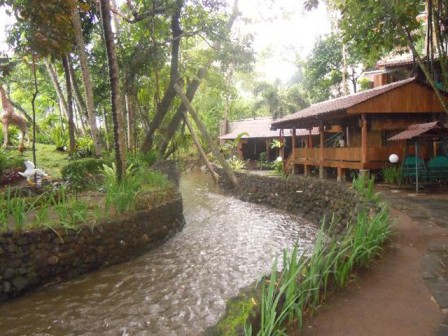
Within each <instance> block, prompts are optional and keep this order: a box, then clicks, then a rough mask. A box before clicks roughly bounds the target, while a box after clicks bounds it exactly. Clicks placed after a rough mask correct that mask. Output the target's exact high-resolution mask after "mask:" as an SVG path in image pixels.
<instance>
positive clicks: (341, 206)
mask: <svg viewBox="0 0 448 336" xmlns="http://www.w3.org/2000/svg"><path fill="white" fill-rule="evenodd" d="M222 174H223V172H222V171H221V172H220V175H222ZM236 175H237V178H238V182H239V183H238V185H237V186H236V187H231V185H230V184H229V183H228V182H227V180H226V179H221V180H220V181H221V182H220V183H221V185H222V186H223V187H224V188H225V189H227V190H231V192H232V194H233V195H234V196H235V197H237V198H239V199H241V200H243V201H247V202H253V203H260V204H266V205H268V206H272V207H274V208H279V209H282V210H285V211H287V212H289V213H293V214H298V215H301V216H303V217H304V218H306V219H308V220H310V221H312V222H313V223H316V224H320V223H321V222H322V219H323V218H326V219H327V220H328V221H327V223H328V222H329V220H330V219H331V218H332V216H334V217H335V222H336V223H337V227H336V231H337V232H340V231H342V230H343V229H344V228H345V227H346V225H347V223H350V222H351V221H352V220H353V219H354V218H355V217H356V216H357V214H358V209H361V208H364V207H363V206H362V205H363V203H364V202H365V201H364V200H363V199H362V198H361V197H360V195H359V194H358V193H356V192H355V191H353V190H351V189H350V188H347V186H346V185H344V184H341V183H338V182H336V181H330V180H322V179H317V178H313V177H304V176H299V175H294V176H290V177H288V178H281V177H276V176H262V175H255V174H248V173H237V174H236ZM369 206H371V205H369Z"/></svg>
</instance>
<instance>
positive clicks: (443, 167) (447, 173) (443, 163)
mask: <svg viewBox="0 0 448 336" xmlns="http://www.w3.org/2000/svg"><path fill="white" fill-rule="evenodd" d="M428 178H429V179H430V180H432V181H434V180H445V179H448V157H446V156H443V155H438V156H435V157H433V158H432V159H431V160H429V162H428Z"/></svg>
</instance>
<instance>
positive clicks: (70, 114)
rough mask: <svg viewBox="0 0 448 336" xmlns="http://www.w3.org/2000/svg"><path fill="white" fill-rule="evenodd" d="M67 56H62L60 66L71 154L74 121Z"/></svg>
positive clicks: (73, 150)
mask: <svg viewBox="0 0 448 336" xmlns="http://www.w3.org/2000/svg"><path fill="white" fill-rule="evenodd" d="M67 58H68V56H67V55H64V56H62V66H63V67H64V74H65V83H66V87H67V119H68V135H69V139H70V143H69V154H70V155H72V154H73V153H75V150H76V140H75V123H74V122H73V107H72V103H73V102H72V84H71V81H70V69H69V66H68V61H67Z"/></svg>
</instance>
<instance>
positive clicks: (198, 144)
mask: <svg viewBox="0 0 448 336" xmlns="http://www.w3.org/2000/svg"><path fill="white" fill-rule="evenodd" d="M183 117H184V120H185V124H186V125H187V127H188V130H189V131H190V134H191V136H192V137H193V141H194V143H195V145H196V147H197V149H198V151H199V154H201V156H202V159H203V160H204V162H205V165H206V166H207V169H208V171H209V172H210V175H212V177H213V180H214V181H215V182H216V183H218V178H219V176H218V174H216V172H215V171H214V170H213V167H212V165H211V163H210V161H208V158H207V154H205V151H204V149H203V148H202V146H201V142H200V141H199V138H198V136H197V135H196V132H195V130H194V128H193V125H192V124H191V123H190V120H188V115H187V112H184V114H183Z"/></svg>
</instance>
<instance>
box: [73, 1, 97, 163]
mask: <svg viewBox="0 0 448 336" xmlns="http://www.w3.org/2000/svg"><path fill="white" fill-rule="evenodd" d="M72 2H73V4H74V6H73V9H72V23H73V28H74V31H75V38H76V44H77V46H78V48H77V49H78V55H79V62H80V64H81V72H82V78H83V82H84V90H85V93H86V102H87V116H88V119H89V126H90V132H91V135H92V140H93V149H94V152H95V156H96V157H100V156H101V151H102V149H101V138H100V132H99V131H98V127H97V125H96V116H95V103H94V101H93V90H92V83H91V81H90V71H89V67H88V65H87V55H86V49H85V45H84V38H83V36H82V27H81V19H80V17H79V12H78V6H77V1H76V0H72Z"/></svg>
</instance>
